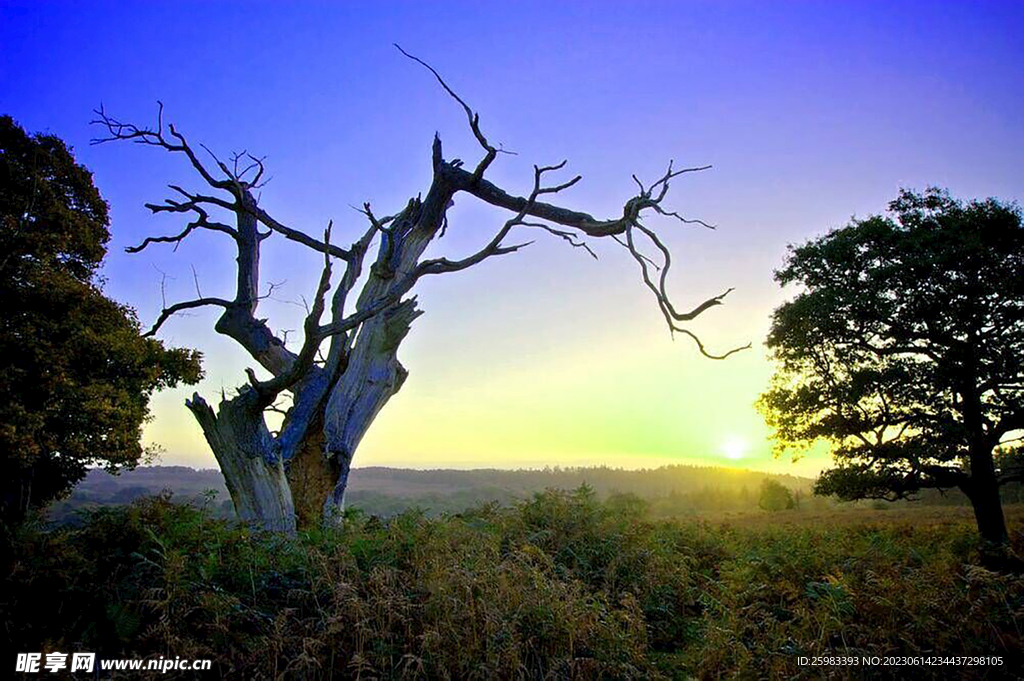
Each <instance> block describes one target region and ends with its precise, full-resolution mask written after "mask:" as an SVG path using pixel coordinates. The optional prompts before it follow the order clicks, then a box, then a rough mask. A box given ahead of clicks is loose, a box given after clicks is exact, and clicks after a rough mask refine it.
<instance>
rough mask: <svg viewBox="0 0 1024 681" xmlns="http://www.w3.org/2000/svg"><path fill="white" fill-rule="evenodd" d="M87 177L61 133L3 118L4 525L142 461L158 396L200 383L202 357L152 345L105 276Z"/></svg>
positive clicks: (101, 206) (0, 411) (102, 212)
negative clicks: (89, 475) (92, 475)
mask: <svg viewBox="0 0 1024 681" xmlns="http://www.w3.org/2000/svg"><path fill="white" fill-rule="evenodd" d="M108 224H109V219H108V215H107V204H106V203H105V202H104V201H103V199H102V198H101V197H100V194H99V192H98V191H97V189H96V187H95V186H94V185H93V183H92V175H91V174H90V173H89V171H88V170H86V169H85V168H83V167H82V166H80V165H78V164H77V163H75V160H74V157H73V156H72V155H71V151H70V150H69V149H68V148H67V147H66V146H65V145H64V143H63V142H62V141H61V140H60V139H58V138H57V137H54V136H52V135H36V136H29V135H27V134H26V133H25V131H24V130H22V129H21V128H20V127H18V125H17V124H16V123H15V122H14V121H13V120H12V119H11V118H10V117H7V116H3V117H0V308H2V309H3V310H4V314H3V315H2V316H0V424H2V425H0V452H2V456H3V469H2V480H3V482H2V483H0V485H2V518H0V520H2V521H3V522H4V523H5V524H10V523H12V522H17V521H18V520H20V519H21V518H22V517H23V516H24V514H25V512H26V511H27V510H28V509H29V508H31V507H38V506H41V505H43V504H45V503H47V502H48V501H50V500H51V499H53V498H55V497H58V496H60V495H62V494H64V493H66V492H67V491H68V490H69V489H70V488H71V486H72V485H73V484H74V483H75V482H77V481H78V480H79V479H81V478H82V477H83V476H84V474H85V470H86V466H87V465H89V464H94V463H103V464H106V465H107V466H109V467H111V468H112V469H115V468H117V467H119V466H131V465H133V464H135V463H136V462H137V461H138V460H139V458H140V456H141V455H142V454H143V451H142V447H141V445H140V443H139V436H140V431H141V426H142V424H143V422H144V421H145V420H146V418H147V417H148V414H149V410H148V403H149V398H150V395H151V394H152V393H153V391H155V390H158V389H160V388H164V387H168V386H172V385H175V384H176V383H178V382H182V381H184V382H187V383H194V382H196V381H197V380H198V379H199V377H200V369H199V355H198V353H195V352H193V351H190V350H181V349H171V350H168V349H165V348H164V347H163V345H162V344H161V343H160V342H159V341H156V340H153V339H151V338H142V337H141V336H140V332H139V324H138V321H137V320H136V318H135V314H134V312H133V311H132V310H131V309H130V308H128V307H125V306H123V305H121V304H119V303H117V302H115V301H113V300H111V299H109V298H107V297H105V296H104V295H103V293H102V290H101V288H100V284H101V282H100V281H99V280H98V278H97V275H96V270H97V268H98V267H99V265H100V263H101V261H102V259H103V257H104V255H105V253H106V244H107V241H108V240H109V238H110V234H109V231H108Z"/></svg>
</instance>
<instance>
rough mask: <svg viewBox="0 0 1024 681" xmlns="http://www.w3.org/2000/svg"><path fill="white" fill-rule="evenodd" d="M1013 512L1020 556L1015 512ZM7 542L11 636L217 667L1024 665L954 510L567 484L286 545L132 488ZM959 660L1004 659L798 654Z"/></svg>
mask: <svg viewBox="0 0 1024 681" xmlns="http://www.w3.org/2000/svg"><path fill="white" fill-rule="evenodd" d="M1008 515H1009V518H1010V528H1011V534H1012V541H1013V543H1014V546H1015V548H1016V550H1017V551H1018V552H1024V532H1022V527H1024V523H1022V521H1024V508H1022V507H1021V506H1011V507H1009V508H1008ZM17 542H18V545H17V547H16V548H17V551H16V553H15V554H14V555H16V556H18V558H17V560H16V561H15V562H14V563H13V565H12V569H11V570H10V572H9V574H8V575H7V577H6V579H7V581H6V584H5V587H6V588H5V589H4V593H5V594H6V595H5V596H4V602H3V603H2V612H3V618H4V619H3V628H4V633H5V638H6V640H8V641H9V642H10V643H11V645H12V646H13V647H14V648H19V647H20V648H22V649H24V648H25V647H26V646H28V647H29V648H32V649H38V647H39V642H41V641H42V642H44V647H45V650H62V651H65V652H66V651H68V650H86V651H95V652H98V653H100V654H101V656H109V657H149V658H155V657H157V656H159V655H166V654H168V653H170V654H172V655H180V656H182V657H191V658H210V659H212V660H213V661H214V669H213V672H212V673H211V674H209V677H210V678H247V679H264V678H266V679H270V678H275V679H346V678H353V679H354V678H360V679H368V678H431V679H436V678H441V679H443V678H451V679H456V678H457V679H474V678H479V679H491V678H556V679H561V678H573V679H591V678H615V679H619V678H635V679H649V678H666V679H685V678H743V679H747V678H793V677H806V678H822V677H827V678H865V677H872V678H873V677H883V678H884V677H895V678H903V677H906V676H907V675H909V674H913V675H914V676H915V677H921V678H943V679H945V678H1019V670H1020V669H1021V668H1022V665H1024V659H1022V641H1024V637H1022V628H1024V578H1021V577H1020V576H1012V575H999V574H996V573H992V572H989V571H987V570H984V569H981V568H979V567H976V566H975V565H974V560H975V552H976V549H977V544H976V539H975V531H974V528H973V526H972V524H971V522H970V519H969V512H968V511H967V510H966V509H962V508H936V507H931V508H928V507H923V508H902V509H901V508H895V509H891V510H885V511H881V510H872V509H849V508H847V509H842V510H838V511H828V512H816V511H810V510H808V511H782V512H777V513H774V514H769V513H741V514H730V513H717V514H703V515H702V516H701V517H699V518H696V519H694V518H687V519H682V520H651V519H650V516H649V515H648V513H647V510H646V507H645V503H644V502H643V501H641V500H640V499H638V498H637V497H634V496H630V495H627V496H612V497H611V498H609V499H608V500H606V501H599V500H598V499H597V498H596V496H595V495H594V494H593V492H591V491H589V490H586V489H581V490H577V491H575V492H555V491H551V492H545V493H541V494H537V495H535V496H533V497H532V498H530V499H529V500H527V501H524V502H520V503H518V504H517V505H515V506H514V507H511V508H500V507H497V506H494V505H492V506H485V507H481V508H478V509H476V510H473V511H470V512H466V513H462V514H458V515H454V516H445V517H442V518H428V517H426V516H424V515H423V514H422V513H417V512H406V513H403V514H400V515H398V516H395V517H393V518H390V519H386V520H383V519H378V518H374V517H368V516H365V515H363V514H361V513H359V512H356V511H353V512H350V513H349V517H348V518H347V521H346V523H345V526H344V527H343V528H341V529H338V530H331V531H317V532H312V533H304V534H300V535H299V536H298V537H296V538H294V539H287V538H282V537H280V536H260V535H253V534H251V533H249V532H248V531H246V530H242V529H238V528H234V527H232V526H230V525H229V524H228V523H226V522H225V521H222V520H214V519H211V518H209V517H208V516H206V515H204V514H203V513H202V512H201V511H199V510H197V509H195V508H193V507H189V506H184V505H175V504H169V503H167V502H166V501H163V500H161V499H145V500H140V501H137V502H135V503H134V504H133V505H132V506H130V507H120V508H108V509H101V510H99V511H96V512H95V513H94V515H92V516H91V517H90V518H89V519H88V520H87V521H86V522H85V523H84V524H82V525H81V526H79V527H75V528H63V529H59V530H51V531H45V532H44V531H39V530H34V531H33V530H26V531H25V532H24V533H23V534H22V535H21V536H20V537H18V539H17ZM972 655H973V656H996V657H998V658H999V661H1000V662H1001V664H999V665H996V666H992V665H989V666H985V667H968V666H963V665H962V664H961V665H958V666H945V665H942V666H918V667H914V668H913V669H911V668H909V667H899V666H888V667H887V666H874V667H863V666H845V667H843V666H833V667H829V668H821V667H810V666H806V665H801V664H800V662H799V661H800V658H801V657H807V658H809V659H814V658H815V657H830V656H845V657H851V658H852V657H855V658H857V659H863V658H864V656H868V657H871V656H878V657H879V658H882V659H884V658H885V657H886V656H911V657H913V656H918V657H920V658H922V659H923V658H931V657H934V656H972ZM174 674H175V673H174V672H170V673H168V674H167V675H166V676H167V678H176V677H175V676H174ZM179 678H188V677H187V676H182V677H179ZM204 678H206V677H204Z"/></svg>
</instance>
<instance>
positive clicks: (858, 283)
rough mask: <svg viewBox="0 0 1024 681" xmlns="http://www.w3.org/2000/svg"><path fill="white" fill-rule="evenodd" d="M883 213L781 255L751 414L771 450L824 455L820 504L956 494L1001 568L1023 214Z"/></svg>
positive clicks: (978, 204) (939, 204)
mask: <svg viewBox="0 0 1024 681" xmlns="http://www.w3.org/2000/svg"><path fill="white" fill-rule="evenodd" d="M889 209H890V215H889V216H875V217H870V218H868V219H865V220H854V221H853V222H851V223H850V224H849V225H848V226H846V227H843V228H841V229H837V230H834V231H832V232H829V233H828V234H826V235H825V236H823V237H820V238H818V239H815V240H813V241H810V242H808V243H806V244H804V245H802V246H799V247H796V248H793V249H791V252H790V255H789V258H788V260H787V262H786V264H785V266H784V267H783V268H782V269H781V270H779V271H778V272H776V279H777V280H778V281H779V282H780V283H782V284H784V285H785V284H794V283H795V284H798V285H800V286H801V288H802V291H801V292H800V293H799V294H798V295H797V296H796V297H795V298H794V299H793V300H791V301H789V302H787V303H785V304H783V305H782V306H781V307H779V308H778V309H777V310H776V311H775V314H774V318H773V323H772V329H771V332H770V334H769V337H768V347H769V348H770V349H771V351H772V353H773V356H774V359H775V360H776V361H777V362H778V364H779V369H778V373H777V374H776V376H775V377H774V380H773V384H772V387H771V389H770V390H769V391H768V392H767V393H765V394H764V395H763V396H762V397H761V401H760V406H761V408H762V410H763V412H764V413H765V414H766V416H767V418H768V421H769V423H770V425H771V426H772V427H773V428H774V429H775V435H776V437H777V438H778V443H779V445H780V448H781V449H787V448H792V447H796V448H800V447H805V446H808V445H809V444H811V443H813V442H814V441H817V440H825V441H828V442H830V443H831V444H832V445H833V451H834V454H835V458H836V461H837V463H838V466H837V467H836V468H834V469H832V470H829V471H826V472H825V473H823V474H822V476H821V478H820V479H819V480H818V482H817V487H816V491H817V492H818V493H822V494H836V495H838V496H839V497H841V498H843V499H863V498H881V499H889V500H893V499H899V498H906V497H912V496H913V495H914V494H915V493H916V492H918V491H919V490H922V489H926V488H939V489H949V488H959V489H961V490H963V492H964V493H965V494H966V495H967V496H968V497H969V498H970V500H971V502H972V504H973V506H974V512H975V516H976V518H977V524H978V531H979V532H980V534H981V536H982V538H983V539H984V540H986V541H987V542H989V544H990V548H993V550H995V551H996V553H998V552H999V551H1001V550H1002V549H1001V548H1000V547H1004V546H1005V544H1006V541H1007V533H1006V524H1005V521H1004V519H1003V511H1002V506H1001V504H1000V499H999V487H1000V485H1002V484H1005V483H1007V482H1010V481H1020V480H1021V476H1022V472H1024V469H1022V468H1021V467H1020V465H1019V463H1018V461H1019V459H1018V457H1016V456H1015V455H1014V450H1013V449H1011V448H1010V447H1011V446H1012V443H1013V442H1015V441H1017V440H1019V438H1018V437H1017V436H1018V435H1020V431H1021V429H1024V228H1022V226H1021V214H1020V211H1019V209H1018V208H1017V207H1016V206H1013V205H1007V204H1004V203H1000V202H998V201H996V200H994V199H989V200H986V201H972V202H969V203H966V204H965V203H963V202H960V201H957V200H955V199H953V198H951V197H950V196H949V195H948V194H947V193H946V192H944V191H940V190H937V189H930V190H928V191H927V192H925V193H924V194H917V193H913V192H910V191H903V192H901V193H900V195H899V197H898V198H897V199H896V200H895V201H893V202H892V203H891V204H890V205H889Z"/></svg>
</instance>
